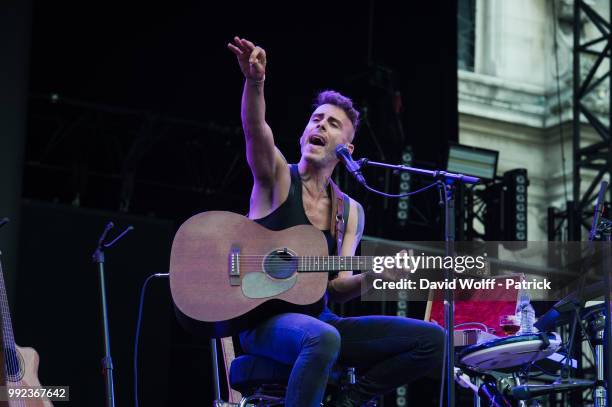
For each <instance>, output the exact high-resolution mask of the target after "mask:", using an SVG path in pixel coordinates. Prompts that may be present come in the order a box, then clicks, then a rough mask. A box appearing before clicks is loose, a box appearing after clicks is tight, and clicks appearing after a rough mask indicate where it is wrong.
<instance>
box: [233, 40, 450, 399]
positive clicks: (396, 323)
mask: <svg viewBox="0 0 612 407" xmlns="http://www.w3.org/2000/svg"><path fill="white" fill-rule="evenodd" d="M228 48H229V49H230V50H231V51H232V52H233V53H234V54H235V55H236V57H237V59H238V64H239V66H240V69H241V70H242V73H243V74H244V77H245V83H244V90H243V94H242V112H241V116H242V126H243V129H244V134H245V138H246V151H247V161H248V164H249V167H250V168H251V172H252V173H253V180H254V185H253V190H252V192H251V200H250V209H249V218H251V219H253V220H254V221H256V222H257V223H259V224H261V225H263V226H265V227H267V228H269V229H272V230H281V229H285V228H288V227H291V226H295V225H300V224H309V225H313V226H315V227H316V228H318V229H319V230H321V231H322V232H323V233H324V234H325V237H326V239H327V242H328V249H329V253H330V254H331V255H335V254H336V253H339V255H341V256H353V255H354V253H355V249H356V247H357V245H358V243H359V241H360V239H361V236H362V233H363V226H364V213H363V208H362V207H361V205H360V204H359V203H358V202H356V201H354V200H353V199H350V209H349V211H348V219H347V221H346V227H345V230H344V235H343V239H342V240H341V241H340V250H339V251H338V250H337V248H336V245H337V240H336V236H333V234H334V233H335V230H333V229H330V224H332V216H333V215H332V207H333V205H332V200H331V196H332V187H333V186H332V185H331V184H330V182H331V181H330V177H331V175H332V172H333V170H334V168H335V167H336V165H337V164H338V158H337V157H336V153H335V151H336V147H337V146H338V145H340V144H344V145H346V147H347V148H348V149H349V151H350V152H351V153H352V151H353V148H354V146H353V144H351V143H352V141H353V139H354V137H355V131H356V130H357V126H358V124H359V112H358V111H357V110H356V109H355V108H354V107H353V103H352V101H351V100H350V99H349V98H347V97H345V96H343V95H341V94H340V93H338V92H334V91H324V92H321V93H320V94H319V95H318V97H317V99H316V104H315V109H314V111H313V112H312V115H311V116H310V119H309V121H308V123H307V124H306V128H305V129H304V132H303V133H302V136H301V137H300V148H301V158H300V161H299V163H297V164H288V163H287V161H286V160H285V158H284V157H283V155H282V153H281V152H280V151H279V150H278V148H277V147H276V146H275V145H274V137H273V135H272V130H271V129H270V126H269V125H268V124H267V123H266V119H265V110H266V103H265V99H264V83H265V76H266V75H265V73H266V52H265V51H264V50H263V49H262V48H260V47H257V46H255V45H254V44H253V43H252V42H250V41H248V40H246V39H244V38H238V37H235V38H234V42H233V43H230V44H228ZM369 276H371V274H370V273H362V274H357V275H353V273H352V272H351V271H342V272H340V273H339V274H338V275H337V277H336V278H334V279H332V280H331V281H330V282H329V284H328V290H327V297H328V298H329V300H331V301H337V302H343V301H347V300H349V299H351V298H354V297H356V296H358V295H360V292H361V283H362V280H363V279H365V278H369ZM240 343H241V346H242V348H243V349H244V351H245V352H247V353H250V354H255V355H260V356H265V357H268V358H271V359H274V360H276V361H279V362H282V363H285V364H287V365H290V366H293V368H292V370H291V375H290V377H289V384H288V387H287V394H286V402H285V403H286V405H287V406H291V407H299V406H308V407H315V406H316V407H318V406H320V403H321V401H322V398H323V392H324V390H325V386H326V383H327V379H328V375H329V372H330V369H331V367H332V365H333V364H334V363H335V362H336V361H338V362H339V363H341V364H342V365H345V366H355V367H356V368H357V369H358V373H359V375H358V377H357V384H356V385H355V386H352V387H350V388H349V389H346V390H343V391H342V392H341V393H340V394H338V395H337V398H336V400H335V405H337V406H361V405H364V404H366V403H367V402H368V401H369V400H371V399H372V398H374V397H375V396H377V395H381V394H384V393H386V392H388V391H392V390H393V389H395V388H396V387H398V386H401V385H404V384H406V383H408V382H410V381H412V380H414V379H416V378H418V377H420V376H422V375H424V374H425V373H427V372H428V371H429V370H430V369H432V368H433V367H437V366H441V364H442V360H441V355H442V350H443V346H444V332H443V330H442V329H441V328H440V327H438V326H437V325H434V324H431V323H428V322H424V321H419V320H414V319H409V318H403V317H391V316H365V317H356V318H341V317H339V316H337V315H335V314H333V313H332V312H331V311H330V310H329V309H328V308H327V306H325V309H324V311H323V312H322V313H321V314H320V315H319V316H318V317H312V316H308V315H304V314H297V313H287V314H280V315H274V316H271V317H270V318H269V319H267V320H265V321H264V322H262V323H261V324H259V325H258V326H256V327H255V328H254V329H250V330H248V331H245V332H243V333H241V335H240Z"/></svg>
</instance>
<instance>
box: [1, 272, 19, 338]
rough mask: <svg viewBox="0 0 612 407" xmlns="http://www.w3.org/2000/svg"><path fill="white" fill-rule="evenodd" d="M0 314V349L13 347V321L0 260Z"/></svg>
mask: <svg viewBox="0 0 612 407" xmlns="http://www.w3.org/2000/svg"><path fill="white" fill-rule="evenodd" d="M0 315H1V322H0V323H1V324H2V349H4V350H6V349H12V350H14V349H15V339H14V337H13V323H12V321H11V312H10V309H9V304H8V299H7V296H6V286H5V284H4V272H3V270H2V262H1V261H0Z"/></svg>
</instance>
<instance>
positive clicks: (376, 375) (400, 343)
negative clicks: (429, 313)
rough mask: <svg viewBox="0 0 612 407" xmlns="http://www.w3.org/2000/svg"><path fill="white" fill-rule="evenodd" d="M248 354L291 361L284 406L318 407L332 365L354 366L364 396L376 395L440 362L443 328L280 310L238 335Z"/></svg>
mask: <svg viewBox="0 0 612 407" xmlns="http://www.w3.org/2000/svg"><path fill="white" fill-rule="evenodd" d="M240 344H241V346H242V348H243V350H244V351H245V352H246V353H249V354H255V355H260V356H265V357H268V358H271V359H274V360H276V361H278V362H281V363H285V364H287V365H292V366H293V369H292V370H291V375H290V377H289V384H288V387H287V394H286V401H285V403H286V404H285V405H287V406H292V407H294V406H295V407H302V406H304V407H318V406H319V405H320V403H321V400H322V399H323V393H324V391H325V387H326V384H327V379H328V376H329V372H330V370H331V367H332V365H333V364H334V363H335V362H336V361H337V362H338V363H340V364H342V365H344V366H354V367H356V368H357V369H358V371H359V372H362V374H360V375H359V376H358V379H357V382H358V385H359V386H360V388H361V389H363V390H364V392H366V393H367V394H371V395H379V394H384V393H386V392H388V391H391V390H393V389H395V388H396V387H398V386H401V385H404V384H407V383H409V382H410V381H412V380H414V379H416V378H418V377H420V376H423V375H424V374H426V373H427V372H428V371H429V370H431V369H432V368H434V367H437V366H441V365H442V352H443V349H444V331H443V330H442V328H440V327H439V326H437V325H435V324H432V323H429V322H424V321H420V320H415V319H410V318H403V317H391V316H364V317H353V318H341V317H339V316H337V315H335V314H334V313H332V312H331V311H330V310H329V309H325V311H323V313H322V314H321V315H319V317H318V318H314V317H311V316H308V315H303V314H280V315H275V316H273V317H272V318H270V319H267V320H266V321H264V322H263V323H261V324H260V325H258V326H257V327H256V328H254V329H251V330H248V331H245V332H243V333H242V334H241V335H240Z"/></svg>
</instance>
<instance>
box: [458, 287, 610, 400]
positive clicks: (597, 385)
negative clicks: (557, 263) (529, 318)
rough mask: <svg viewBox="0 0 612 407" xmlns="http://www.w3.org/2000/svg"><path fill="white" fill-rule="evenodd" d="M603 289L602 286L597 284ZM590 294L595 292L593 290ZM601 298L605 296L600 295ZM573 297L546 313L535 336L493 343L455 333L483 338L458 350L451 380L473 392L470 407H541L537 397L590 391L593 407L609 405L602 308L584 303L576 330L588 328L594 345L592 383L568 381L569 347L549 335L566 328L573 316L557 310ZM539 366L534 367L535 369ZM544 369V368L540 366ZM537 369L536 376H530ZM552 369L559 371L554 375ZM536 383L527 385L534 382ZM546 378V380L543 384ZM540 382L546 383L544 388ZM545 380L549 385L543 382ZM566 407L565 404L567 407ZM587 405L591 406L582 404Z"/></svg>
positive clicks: (598, 303) (571, 366)
mask: <svg viewBox="0 0 612 407" xmlns="http://www.w3.org/2000/svg"><path fill="white" fill-rule="evenodd" d="M599 286H600V287H601V288H602V290H603V285H601V284H600V285H599ZM589 288H590V289H591V292H594V293H597V291H595V290H593V288H592V287H589ZM601 294H602V295H603V292H601ZM572 296H574V297H575V293H574V294H572V295H570V296H569V298H568V297H566V298H564V299H563V300H561V301H559V302H558V303H557V304H555V305H554V306H553V308H552V309H551V310H549V311H548V312H547V313H545V314H544V315H543V316H542V317H540V319H539V320H538V322H537V323H536V324H535V327H536V328H538V329H539V330H540V332H537V333H529V334H521V335H511V336H507V337H501V338H494V339H491V338H490V335H491V334H488V336H486V337H485V336H484V335H478V336H477V335H472V334H471V332H470V335H467V333H468V332H467V331H474V330H464V331H457V332H458V333H459V334H463V336H466V337H467V336H471V337H474V338H476V337H479V338H486V340H484V341H478V342H477V343H473V344H469V345H468V346H463V347H458V351H457V361H458V363H457V367H456V368H455V381H456V382H457V383H458V384H459V385H460V386H462V387H464V388H468V389H471V390H473V391H474V393H475V396H474V406H475V407H480V406H505V407H509V406H512V405H514V404H513V401H515V402H517V403H518V405H519V406H541V405H543V404H541V403H542V400H539V399H537V398H541V396H545V395H549V394H553V393H563V392H565V393H567V392H570V391H574V390H581V389H589V388H591V389H593V390H594V392H593V394H594V397H593V399H594V400H593V403H592V404H590V405H594V406H596V407H605V406H607V405H608V404H607V402H606V396H607V394H606V389H607V386H606V382H605V373H604V356H605V355H604V351H603V349H604V342H603V338H604V328H605V307H604V302H603V301H587V302H586V304H585V306H584V307H583V310H582V312H580V319H581V321H580V325H581V326H582V327H585V328H586V333H587V334H588V335H589V339H590V341H591V343H592V344H594V351H595V360H594V362H595V370H596V378H595V379H594V380H582V379H575V378H571V377H570V376H571V372H572V369H576V368H577V366H578V364H577V361H576V360H574V359H572V358H571V357H570V355H569V353H571V349H569V350H568V347H569V345H566V346H564V344H563V341H562V339H561V335H559V334H558V333H557V332H552V331H549V330H551V329H554V328H556V327H558V326H560V325H562V324H565V323H567V321H568V319H571V316H568V315H566V314H567V313H571V312H572V311H570V310H567V311H565V312H564V313H560V312H559V311H558V309H563V306H564V305H565V304H567V302H568V301H570V300H571V297H572ZM536 362H537V364H536ZM544 366H545V367H544ZM531 370H537V372H533V373H532V372H531ZM550 370H554V371H555V372H556V371H559V370H560V372H561V373H560V374H559V375H558V376H555V375H552V374H550ZM534 378H536V380H537V381H538V382H539V383H538V384H526V382H527V381H529V382H532V381H533V379H534ZM546 379H548V380H546ZM542 381H544V383H542ZM546 381H548V383H546ZM568 405H569V404H568ZM585 405H589V404H588V403H585Z"/></svg>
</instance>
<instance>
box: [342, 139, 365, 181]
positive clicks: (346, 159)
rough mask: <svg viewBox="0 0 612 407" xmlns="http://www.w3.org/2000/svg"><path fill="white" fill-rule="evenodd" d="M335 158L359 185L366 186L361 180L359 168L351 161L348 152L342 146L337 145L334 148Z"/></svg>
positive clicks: (362, 179) (363, 179)
mask: <svg viewBox="0 0 612 407" xmlns="http://www.w3.org/2000/svg"><path fill="white" fill-rule="evenodd" d="M336 157H338V159H339V160H340V161H342V163H344V166H345V167H346V169H347V171H348V172H350V173H351V174H352V175H353V177H355V179H356V180H357V181H358V182H359V183H360V184H363V185H366V180H365V178H363V175H361V167H360V166H359V164H357V163H356V162H355V160H353V157H351V153H350V151H349V150H348V148H346V146H345V145H344V144H339V145H338V146H337V147H336Z"/></svg>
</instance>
